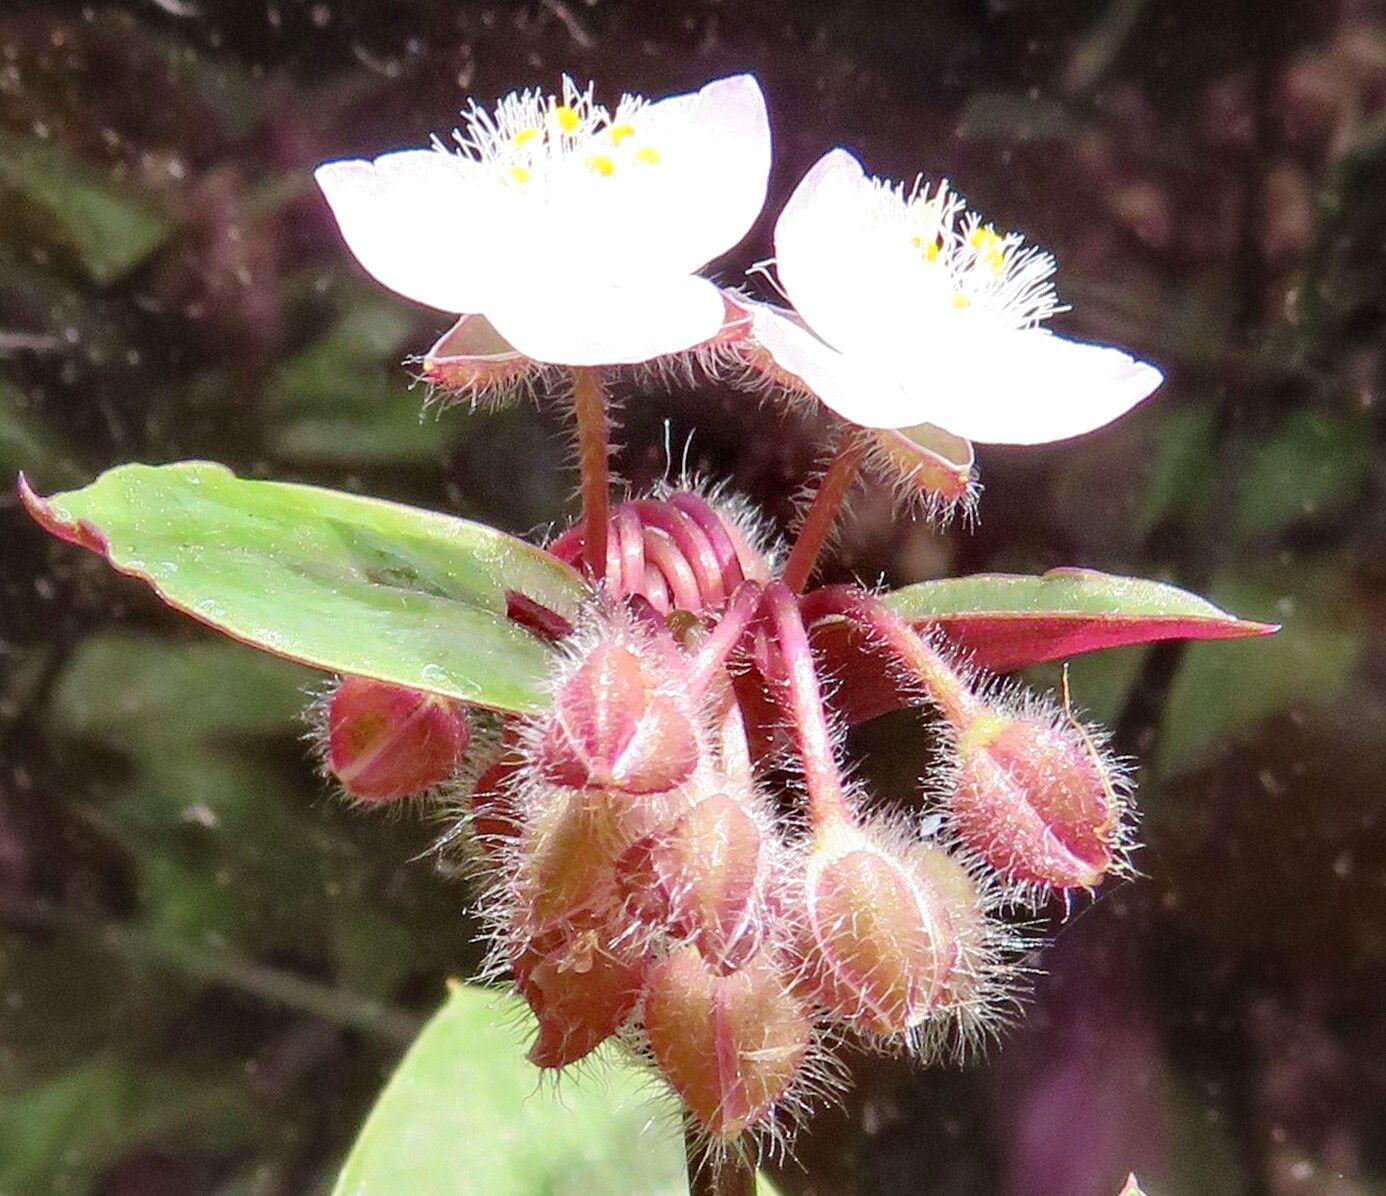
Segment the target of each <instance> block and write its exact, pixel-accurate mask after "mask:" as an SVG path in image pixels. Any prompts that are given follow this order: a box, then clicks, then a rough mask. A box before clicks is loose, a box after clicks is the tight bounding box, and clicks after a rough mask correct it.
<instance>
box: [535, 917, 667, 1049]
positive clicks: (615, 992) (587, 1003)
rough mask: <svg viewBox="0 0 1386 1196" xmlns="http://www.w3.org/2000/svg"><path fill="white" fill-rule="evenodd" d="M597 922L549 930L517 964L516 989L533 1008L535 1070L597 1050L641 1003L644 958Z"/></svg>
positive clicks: (575, 922)
mask: <svg viewBox="0 0 1386 1196" xmlns="http://www.w3.org/2000/svg"><path fill="white" fill-rule="evenodd" d="M613 940H614V936H613V933H612V930H611V927H609V926H608V925H606V924H605V922H604V921H603V920H602V919H601V918H598V917H590V918H579V919H575V920H573V921H571V922H561V923H557V924H555V925H553V926H550V927H549V928H548V929H547V930H545V931H543V932H542V933H541V934H538V935H536V936H535V937H534V938H532V939H530V940H529V942H528V943H527V944H526V945H525V947H524V949H523V950H522V951H521V952H520V953H519V955H518V956H517V958H516V959H515V961H514V972H515V985H516V987H517V988H518V989H519V992H520V995H521V996H522V997H523V998H524V999H525V1001H526V1002H527V1003H528V1005H529V1007H530V1009H532V1010H533V1011H534V1016H535V1018H536V1019H537V1020H538V1023H539V1035H538V1037H537V1038H536V1039H535V1041H534V1045H533V1046H532V1047H531V1048H530V1052H529V1059H530V1062H531V1063H533V1064H534V1065H535V1066H536V1067H563V1066H565V1065H566V1064H569V1063H574V1062H576V1061H577V1060H579V1059H581V1058H582V1057H583V1056H585V1055H587V1054H590V1053H591V1052H592V1051H594V1050H596V1048H597V1047H598V1046H600V1045H601V1044H602V1043H603V1042H605V1041H606V1040H607V1039H608V1038H610V1037H611V1035H613V1034H614V1033H616V1031H617V1030H618V1029H619V1028H620V1027H621V1024H622V1023H623V1022H624V1021H625V1020H626V1018H628V1017H629V1016H630V1014H631V1012H632V1011H633V1010H634V1009H635V1006H636V1003H637V1002H638V1001H639V999H640V989H641V985H642V982H643V980H644V977H645V963H646V961H645V959H644V958H643V956H642V955H641V954H640V953H639V952H637V951H636V950H635V949H634V948H632V947H631V946H630V945H629V944H621V943H617V942H615V941H613Z"/></svg>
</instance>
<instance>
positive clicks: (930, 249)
mask: <svg viewBox="0 0 1386 1196" xmlns="http://www.w3.org/2000/svg"><path fill="white" fill-rule="evenodd" d="M942 252H943V246H941V245H940V244H939V243H938V242H937V241H930V242H929V243H928V245H926V246H925V247H924V260H925V261H926V262H936V261H938V255H939V254H940V253H942Z"/></svg>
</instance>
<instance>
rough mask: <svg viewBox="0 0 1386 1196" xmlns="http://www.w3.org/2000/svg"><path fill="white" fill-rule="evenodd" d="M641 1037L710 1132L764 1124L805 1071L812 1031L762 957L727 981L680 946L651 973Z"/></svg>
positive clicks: (731, 1132)
mask: <svg viewBox="0 0 1386 1196" xmlns="http://www.w3.org/2000/svg"><path fill="white" fill-rule="evenodd" d="M644 1022H645V1032H646V1034H647V1036H648V1037H649V1041H650V1049H651V1051H652V1052H653V1054H654V1058H655V1062H656V1064H658V1066H659V1070H660V1071H661V1072H663V1074H664V1076H665V1078H666V1079H668V1081H669V1083H670V1084H671V1085H672V1086H673V1088H674V1091H676V1092H677V1093H678V1094H679V1096H680V1097H682V1098H683V1102H684V1104H685V1105H686V1106H687V1107H688V1110H689V1112H690V1113H691V1114H692V1116H693V1118H694V1119H695V1120H696V1121H697V1122H698V1124H699V1125H700V1126H702V1127H703V1128H704V1129H705V1130H707V1132H708V1133H709V1134H712V1135H714V1136H715V1137H718V1138H724V1139H725V1138H731V1137H734V1136H735V1135H737V1134H739V1133H741V1132H742V1130H744V1129H746V1128H748V1127H750V1126H753V1125H755V1124H756V1123H757V1122H759V1121H760V1120H761V1119H763V1118H764V1117H765V1116H766V1115H767V1114H768V1113H769V1112H770V1111H771V1109H772V1108H773V1107H774V1105H775V1102H776V1101H778V1100H779V1099H780V1098H781V1097H783V1096H784V1094H785V1093H786V1092H787V1091H788V1090H789V1087H790V1085H791V1084H793V1082H794V1079H795V1077H796V1075H798V1073H799V1071H800V1069H801V1068H802V1066H803V1063H804V1058H805V1056H806V1055H807V1053H808V1049H809V1043H810V1041H811V1038H812V1025H811V1024H810V1021H809V1018H808V1015H807V1013H806V1012H805V1010H804V1008H803V1006H802V1004H801V1003H800V1002H799V1000H798V999H797V998H796V997H795V996H794V995H793V994H792V993H791V992H790V991H789V988H788V986H787V985H786V983H785V978H784V976H783V975H782V974H781V973H780V971H779V969H778V968H777V967H776V966H775V965H774V963H773V961H772V960H771V959H770V958H769V957H768V956H767V954H766V953H765V952H761V953H760V954H759V955H757V956H756V957H755V958H754V959H752V960H751V961H750V962H749V963H748V964H747V965H746V966H745V967H743V968H740V969H738V970H737V971H735V972H732V973H730V974H728V975H720V974H719V973H718V972H716V971H714V970H713V969H712V968H710V967H709V966H708V965H707V963H706V962H705V961H704V960H703V958H702V956H701V955H699V953H698V951H697V949H696V948H694V947H683V948H680V949H679V950H678V951H675V952H674V953H673V954H672V955H670V956H668V957H667V958H666V959H664V960H662V961H661V962H660V963H659V964H657V965H656V966H655V967H654V968H653V969H652V971H651V972H650V976H649V980H648V982H647V985H646V989H645V1001H644Z"/></svg>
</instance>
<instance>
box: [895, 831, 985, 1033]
mask: <svg viewBox="0 0 1386 1196" xmlns="http://www.w3.org/2000/svg"><path fill="white" fill-rule="evenodd" d="M914 873H915V875H916V876H917V877H918V878H919V881H920V883H921V884H922V885H923V886H924V887H925V889H926V891H927V892H928V893H929V896H930V899H931V900H930V908H931V910H932V911H933V914H934V917H935V919H936V921H937V924H938V930H939V943H940V947H941V950H940V956H939V969H938V991H937V993H936V994H935V1003H936V1005H937V1007H938V1008H939V1009H942V1010H957V1009H975V1007H976V1003H977V1001H978V1000H979V997H980V996H981V990H982V988H983V985H984V984H985V983H986V981H987V979H988V977H987V976H986V975H985V972H986V970H987V968H989V967H995V966H998V961H996V960H994V959H992V958H990V956H991V950H990V943H989V939H990V938H991V937H992V935H991V927H990V925H989V920H988V917H987V912H986V908H985V905H984V902H983V899H982V894H981V892H980V891H979V888H978V884H977V881H976V880H975V879H974V878H973V877H972V875H971V874H970V873H969V872H968V870H967V868H965V867H964V866H963V865H962V863H960V862H959V861H958V860H957V859H955V858H954V857H953V856H951V855H949V854H948V852H946V851H944V850H943V848H941V847H936V846H933V845H930V844H922V845H921V846H920V848H919V850H918V851H917V852H916V853H915V859H914ZM978 1012H984V1011H978Z"/></svg>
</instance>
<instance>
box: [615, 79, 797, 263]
mask: <svg viewBox="0 0 1386 1196" xmlns="http://www.w3.org/2000/svg"><path fill="white" fill-rule="evenodd" d="M638 127H639V130H640V132H639V136H640V138H641V140H642V142H644V141H648V143H649V145H650V146H651V148H653V149H654V150H656V151H657V152H658V153H659V155H660V158H659V163H658V164H657V165H655V166H652V167H650V168H649V171H648V172H649V177H650V178H651V179H652V180H661V181H660V182H659V187H660V197H661V203H660V207H661V209H662V210H661V212H660V217H661V219H660V232H661V235H662V236H663V237H664V238H665V239H666V240H667V242H668V244H669V248H670V250H671V251H672V252H673V253H674V254H675V257H676V260H677V263H678V265H679V268H680V270H681V271H682V272H685V273H686V272H691V271H693V270H697V269H699V268H700V267H702V266H704V265H706V264H707V263H708V262H710V261H711V260H712V259H713V258H715V257H718V256H719V255H721V254H723V253H726V252H727V250H729V249H731V248H733V247H734V246H735V245H736V244H737V243H738V242H739V241H740V240H741V238H742V237H744V236H745V235H746V232H747V230H748V229H750V227H751V225H752V224H754V223H755V219H756V217H757V216H758V215H759V214H760V210H761V207H762V206H763V205H764V203H765V188H766V183H767V181H768V179H769V176H770V122H769V118H768V116H767V114H766V110H765V96H764V95H763V94H762V92H761V90H760V84H758V83H757V82H756V80H755V78H754V77H753V76H751V75H732V76H730V77H728V78H726V79H717V80H714V81H713V82H711V83H709V84H708V85H707V86H706V87H704V88H702V89H701V90H700V91H698V92H697V93H695V94H693V95H683V96H673V97H671V98H669V99H667V100H660V101H658V102H656V103H654V104H651V105H650V106H649V107H648V108H647V109H645V111H644V112H643V113H641V114H640V116H639V118H638ZM646 129H648V133H647V132H646Z"/></svg>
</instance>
